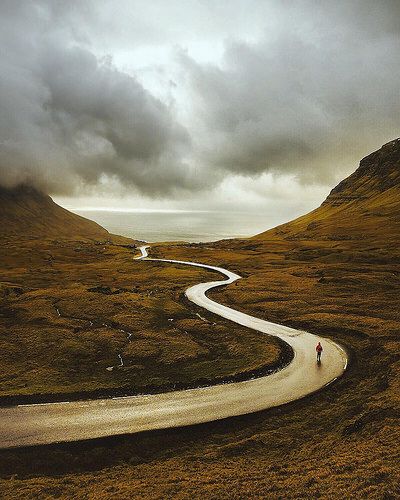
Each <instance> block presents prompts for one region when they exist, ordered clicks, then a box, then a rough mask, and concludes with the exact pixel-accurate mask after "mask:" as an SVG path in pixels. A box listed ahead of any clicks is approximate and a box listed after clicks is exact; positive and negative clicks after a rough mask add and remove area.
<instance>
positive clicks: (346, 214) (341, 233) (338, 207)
mask: <svg viewBox="0 0 400 500" xmlns="http://www.w3.org/2000/svg"><path fill="white" fill-rule="evenodd" d="M274 236H277V237H278V238H284V239H286V240H312V241H317V240H329V241H331V242H341V241H343V240H345V241H357V242H362V241H364V242H365V243H366V244H372V243H376V244H377V243H379V246H380V250H382V249H383V248H388V249H390V254H391V256H393V252H395V253H396V255H398V253H397V248H396V247H395V245H396V244H397V243H398V242H399V241H400V139H396V140H394V141H391V142H389V143H387V144H385V145H384V146H382V148H381V149H379V150H378V151H375V152H374V153H372V154H370V155H368V156H366V157H365V158H363V159H362V160H361V162H360V165H359V167H358V169H357V170H356V171H355V172H354V173H353V174H351V175H350V176H349V177H348V178H347V179H344V180H343V181H342V182H340V183H339V184H338V185H337V186H336V187H335V188H334V189H332V191H331V193H330V194H329V196H328V197H327V199H326V200H325V201H324V202H323V203H322V205H321V206H320V207H319V208H317V209H315V210H313V211H312V212H310V213H308V214H306V215H303V216H302V217H299V218H298V219H296V220H294V221H291V222H289V223H287V224H283V225H281V226H278V227H277V228H275V229H272V230H270V231H267V232H265V233H261V234H259V235H257V236H255V238H254V239H255V240H257V241H266V240H268V239H270V238H271V237H274ZM372 251H374V250H372Z"/></svg>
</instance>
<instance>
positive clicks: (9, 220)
mask: <svg viewBox="0 0 400 500" xmlns="http://www.w3.org/2000/svg"><path fill="white" fill-rule="evenodd" d="M0 226H1V228H2V229H1V232H2V236H3V237H17V238H23V239H25V240H27V239H35V238H69V239H85V240H105V239H109V238H110V234H109V232H108V231H107V230H106V229H104V228H103V227H101V226H99V224H97V223H96V222H93V221H91V220H88V219H85V218H84V217H80V216H79V215H76V214H73V213H72V212H69V211H68V210H65V209H64V208H62V207H60V206H59V205H57V204H56V203H55V202H54V201H53V200H52V199H51V198H50V196H47V195H45V194H43V193H40V192H39V191H37V190H36V189H34V188H32V187H29V186H19V187H17V188H14V189H5V188H2V187H0Z"/></svg>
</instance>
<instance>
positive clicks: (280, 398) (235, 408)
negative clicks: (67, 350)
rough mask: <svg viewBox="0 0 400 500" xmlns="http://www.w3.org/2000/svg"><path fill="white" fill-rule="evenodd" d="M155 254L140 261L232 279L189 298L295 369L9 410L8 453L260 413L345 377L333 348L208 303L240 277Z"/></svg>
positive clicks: (3, 421)
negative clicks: (269, 343) (250, 332)
mask: <svg viewBox="0 0 400 500" xmlns="http://www.w3.org/2000/svg"><path fill="white" fill-rule="evenodd" d="M147 248H148V247H141V249H140V250H141V256H140V257H137V259H138V260H140V259H146V260H157V261H161V262H167V263H169V264H172V265H179V266H180V265H190V266H196V267H203V268H206V269H210V270H212V271H217V272H219V273H221V274H223V275H224V276H225V277H226V279H224V280H219V281H212V282H209V283H200V284H198V285H195V286H192V287H191V288H189V289H188V290H186V296H187V297H188V299H189V300H191V301H192V302H194V303H195V304H197V305H198V306H200V307H203V308H205V309H207V310H208V311H210V312H213V313H215V314H218V315H219V316H222V317H223V318H227V319H229V320H231V321H234V322H235V323H238V324H240V325H243V326H246V327H248V328H252V329H254V330H258V331H261V332H264V333H268V334H269V335H274V336H277V337H279V338H280V339H282V340H283V341H285V342H287V343H288V344H289V345H290V346H291V347H292V348H293V351H294V358H293V360H292V362H291V363H290V364H289V365H287V366H286V367H285V368H283V369H282V370H280V371H278V372H276V373H274V374H272V375H267V376H264V377H260V378H256V379H252V380H248V381H244V382H234V383H229V384H220V385H214V386H210V387H202V388H198V389H188V390H183V391H174V392H168V393H163V394H153V395H147V396H128V397H119V398H113V399H100V400H89V401H72V402H68V401H66V402H62V403H46V404H30V405H19V406H14V407H10V408H1V409H0V448H12V447H20V446H32V445H40V444H49V443H55V442H62V441H77V440H82V439H92V438H99V437H104V436H112V435H118V434H128V433H136V432H141V431H147V430H153V429H167V428H171V427H180V426H186V425H192V424H199V423H204V422H210V421H213V420H219V419H223V418H227V417H232V416H235V415H243V414H246V413H253V412H256V411H260V410H264V409H267V408H271V407H274V406H278V405H282V404H284V403H289V402H290V401H294V400H296V399H299V398H302V397H304V396H306V395H308V394H311V393H313V392H315V391H317V390H319V389H321V388H323V387H324V386H326V385H328V384H330V383H331V382H332V381H334V380H335V379H337V378H338V377H340V376H341V375H342V374H343V372H344V371H345V369H346V366H347V356H346V353H345V351H344V350H343V349H342V348H341V347H340V346H339V345H338V344H336V343H335V342H333V341H332V340H329V339H327V338H321V337H318V336H316V335H312V334H310V333H307V332H303V331H300V330H295V329H292V328H288V327H285V326H282V325H277V324H275V323H270V322H269V321H264V320H262V319H259V318H255V317H253V316H250V315H248V314H244V313H242V312H239V311H236V310H235V309H231V308H229V307H227V306H224V305H222V304H218V303H217V302H214V301H213V300H211V299H209V298H208V297H207V296H206V292H207V291H208V290H210V289H212V288H215V287H218V286H221V285H227V284H229V283H232V282H234V281H236V280H238V279H240V276H238V275H237V274H234V273H232V272H230V271H227V270H225V269H222V268H219V267H214V266H208V265H204V264H197V263H193V262H183V261H174V260H164V259H150V258H148V255H147ZM318 341H321V342H322V345H323V347H324V352H323V359H322V363H321V364H320V365H318V364H317V363H316V360H315V346H316V344H317V342H318Z"/></svg>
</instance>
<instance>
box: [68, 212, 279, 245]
mask: <svg viewBox="0 0 400 500" xmlns="http://www.w3.org/2000/svg"><path fill="white" fill-rule="evenodd" d="M74 212H75V213H77V214H79V215H82V216H83V217H87V218H88V219H92V220H94V221H96V222H98V223H99V224H101V225H102V226H103V227H105V228H106V229H107V230H108V231H110V232H111V233H114V234H120V235H122V236H128V237H131V238H136V239H138V240H145V241H150V242H156V241H189V242H201V241H204V242H207V241H215V240H220V239H224V238H237V237H246V236H253V235H255V234H257V233H261V232H262V231H265V230H266V229H268V228H269V227H271V225H270V224H268V220H267V219H268V218H267V217H266V215H265V214H254V213H252V214H249V213H240V212H239V213H234V212H214V211H208V212H200V211H199V212H196V211H168V212H166V211H135V212H117V211H105V210H104V211H103V210H74Z"/></svg>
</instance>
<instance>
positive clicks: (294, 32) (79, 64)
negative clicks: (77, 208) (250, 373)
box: [0, 0, 400, 198]
mask: <svg viewBox="0 0 400 500" xmlns="http://www.w3.org/2000/svg"><path fill="white" fill-rule="evenodd" d="M121 5H122V6H124V5H125V7H126V9H125V14H126V15H125V16H124V15H123V14H124V9H123V8H122V7H121ZM121 5H120V6H119V10H118V12H116V13H115V15H114V16H113V12H112V11H110V8H109V4H108V3H107V2H101V1H99V2H92V1H89V0H88V1H86V2H77V1H71V2H58V1H55V2H54V1H53V2H50V1H48V2H47V1H44V0H42V1H39V0H36V1H31V2H28V1H27V2H14V1H12V0H5V1H3V2H2V4H1V6H0V43H1V47H2V49H1V52H0V74H1V75H2V76H1V79H0V146H1V147H0V184H1V185H4V186H8V187H10V186H14V185H16V184H18V183H21V182H28V183H31V184H34V185H35V186H37V187H39V188H40V189H43V190H45V191H47V192H49V193H51V194H71V193H76V192H83V191H85V190H88V189H92V190H94V192H96V190H97V192H104V190H108V191H110V190H111V191H112V192H113V193H114V194H115V195H118V193H121V192H126V191H133V192H138V193H141V194H144V195H146V196H149V197H153V198H154V197H156V198H159V197H170V198H174V197H190V196H191V195H190V193H196V192H199V191H202V190H204V189H209V188H210V187H211V186H214V185H215V184H218V183H222V182H223V183H225V185H227V179H229V178H234V179H236V180H237V179H240V178H243V179H244V178H246V177H247V178H253V179H256V180H257V178H261V177H262V176H265V174H266V173H273V174H274V175H276V176H288V175H289V176H293V177H296V178H297V179H299V180H300V182H303V183H320V184H330V183H333V182H335V180H337V179H338V178H339V177H340V176H342V175H343V173H344V172H346V173H347V172H349V171H350V170H352V169H353V168H354V167H355V164H354V162H355V160H356V159H358V158H359V156H360V154H363V153H365V154H367V153H368V152H369V151H370V150H371V149H373V148H375V147H378V146H379V145H380V144H381V143H383V142H386V141H388V140H390V139H392V138H393V137H395V136H399V135H400V122H399V116H400V85H399V82H400V58H399V57H398V54H399V53H400V31H399V24H398V22H397V20H398V19H399V17H400V4H399V2H397V1H396V0H393V1H391V0H383V1H381V2H372V1H369V0H363V1H361V0H350V1H348V0H346V1H345V0H341V1H338V2H328V1H322V2H313V1H306V0H304V1H297V2H291V1H284V2H278V1H271V2H255V3H252V5H251V15H250V14H248V16H247V18H246V6H247V10H250V6H249V3H248V2H247V3H246V2H245V1H241V0H234V1H231V2H222V1H221V2H208V1H205V2H202V3H198V2H190V1H188V2H185V3H184V7H182V3H181V2H174V1H172V2H171V3H169V7H168V9H166V8H165V3H162V2H154V4H153V5H152V8H151V9H150V8H149V7H148V4H147V3H145V2H141V1H136V2H128V3H126V4H124V2H122V3H121ZM157 10H159V13H160V14H163V18H164V20H163V22H161V20H159V21H158V22H159V23H160V29H159V30H157V25H156V24H155V21H154V19H155V14H156V13H157ZM168 12H171V13H174V12H175V14H174V15H172V14H171V18H170V19H169V20H168V18H167V19H165V16H168ZM178 12H179V13H180V17H177V15H176V14H177V13H178ZM194 15H195V19H194V18H193V16H194ZM241 17H242V20H243V21H242V22H240V18H241ZM224 18H225V20H226V21H225V24H224V23H223V22H222V21H223V19H224ZM159 19H161V17H160V18H159ZM196 19H197V20H202V19H215V21H213V22H210V27H209V28H207V24H206V23H203V22H200V21H199V22H197V21H196ZM249 19H251V22H247V21H249ZM108 20H109V23H107V22H106V21H108ZM163 23H167V27H168V29H166V28H165V27H163ZM191 23H192V24H191ZM107 25H108V26H109V29H108V30H107ZM223 25H225V28H222V27H223ZM130 26H131V28H132V30H130V29H129V27H130ZM191 26H192V28H193V30H192V31H191V30H190V29H189V28H190V27H191ZM118 28H120V29H118ZM134 28H135V29H134ZM240 28H242V29H240ZM220 29H225V30H226V32H225V33H224V36H226V37H227V39H225V40H223V39H221V40H220V42H221V45H220V47H223V48H222V49H221V51H220V52H221V54H220V56H218V57H215V58H214V59H213V57H212V54H211V52H212V51H211V50H210V47H212V44H213V43H216V40H217V36H218V35H217V33H218V31H219V30H220ZM180 37H181V38H180ZM110 46H112V51H114V52H115V54H114V53H113V54H111V55H113V56H115V57H114V58H112V57H111V56H110V54H108V53H106V52H104V50H105V49H104V47H110ZM199 47H203V49H202V50H203V51H204V53H201V50H200V49H199ZM204 47H205V48H204ZM129 50H130V51H131V52H132V54H138V58H139V59H140V64H138V65H137V68H136V69H135V64H134V62H135V61H134V60H131V59H129V64H128V63H127V64H125V65H123V64H118V65H117V64H116V63H115V60H118V61H121V60H123V61H128V59H127V58H126V56H125V59H124V57H123V56H121V54H125V53H126V52H127V51H128V52H129ZM151 51H153V52H151ZM157 51H159V52H157ZM166 51H167V53H168V54H170V55H169V56H167V57H166V58H165V57H164V59H162V58H161V57H160V61H158V62H157V64H155V63H154V57H153V58H152V57H150V56H148V68H147V69H149V68H150V69H151V71H153V72H154V74H157V78H158V80H157V82H158V83H157V85H159V88H155V87H154V85H153V87H152V88H151V90H150V87H151V85H150V86H148V85H146V81H145V79H143V78H142V73H141V71H140V68H139V66H143V60H145V59H146V56H145V55H143V54H150V52H151V53H152V54H158V53H160V54H165V53H166ZM209 52H210V57H209V61H208V62H206V61H205V59H206V58H207V55H208V53H209ZM139 56H140V57H139ZM161 59H162V60H161ZM113 61H114V62H113ZM123 66H125V67H123ZM132 68H133V69H132ZM166 88H168V92H166V91H165V89H166ZM156 94H157V95H159V96H164V97H156V96H155V95H156ZM165 96H167V97H165ZM255 182H256V181H255ZM228 184H229V182H228Z"/></svg>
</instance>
